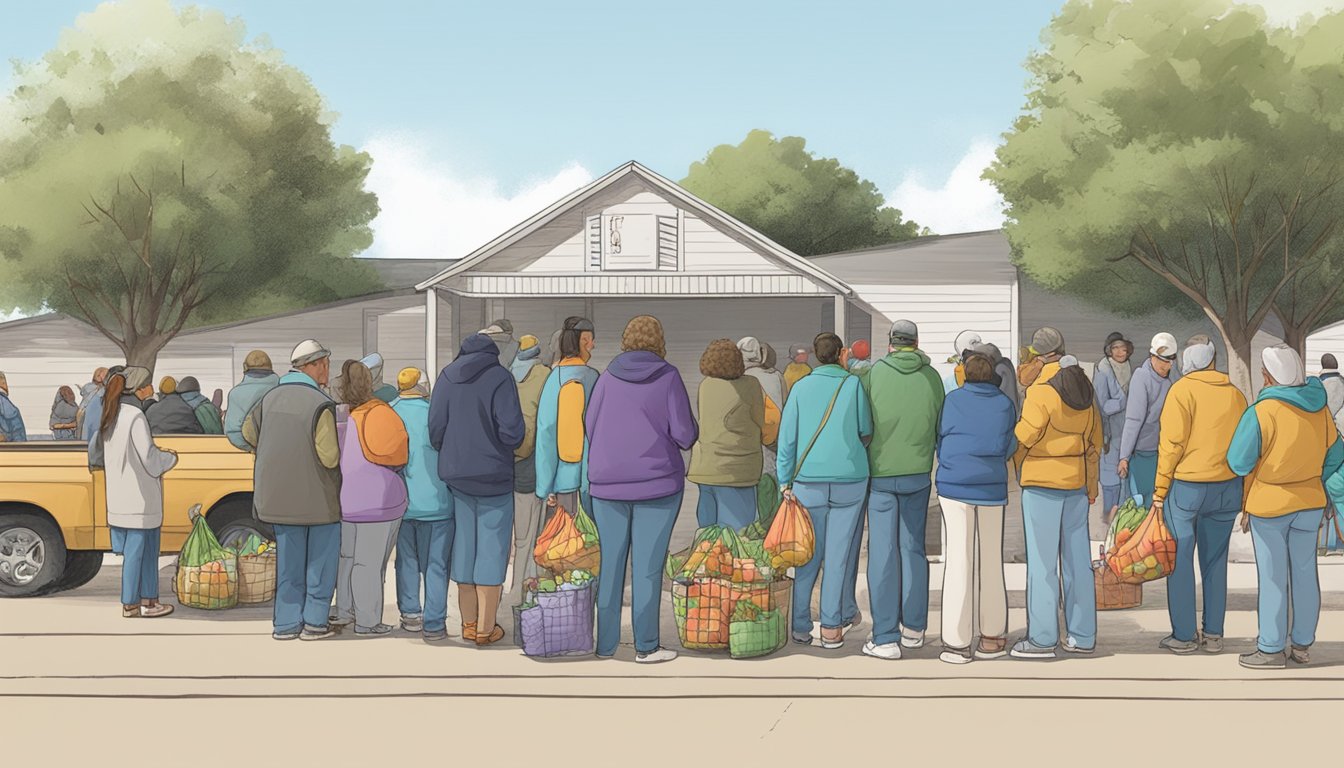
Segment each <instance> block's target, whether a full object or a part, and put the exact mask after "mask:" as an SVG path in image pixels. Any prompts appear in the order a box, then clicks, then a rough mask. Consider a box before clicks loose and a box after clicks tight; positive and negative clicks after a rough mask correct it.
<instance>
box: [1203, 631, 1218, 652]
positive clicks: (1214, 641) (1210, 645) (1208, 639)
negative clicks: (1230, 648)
mask: <svg viewBox="0 0 1344 768" xmlns="http://www.w3.org/2000/svg"><path fill="white" fill-rule="evenodd" d="M1199 645H1200V647H1201V648H1203V649H1204V652H1205V653H1222V652H1223V636H1222V635H1204V636H1203V637H1201V638H1200V639H1199Z"/></svg>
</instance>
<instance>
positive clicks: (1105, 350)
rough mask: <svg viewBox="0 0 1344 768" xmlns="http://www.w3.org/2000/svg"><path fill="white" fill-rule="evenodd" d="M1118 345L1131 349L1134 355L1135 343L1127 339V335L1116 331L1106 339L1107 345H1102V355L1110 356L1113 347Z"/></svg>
mask: <svg viewBox="0 0 1344 768" xmlns="http://www.w3.org/2000/svg"><path fill="white" fill-rule="evenodd" d="M1116 344H1124V345H1125V346H1127V347H1129V351H1130V354H1133V353H1134V342H1132V341H1130V340H1129V339H1126V338H1125V334H1123V333H1121V332H1119V331H1114V332H1112V333H1111V335H1109V336H1107V337H1106V343H1105V344H1104V345H1102V347H1101V353H1102V354H1103V355H1108V356H1109V355H1110V354H1111V347H1114V346H1115V345H1116Z"/></svg>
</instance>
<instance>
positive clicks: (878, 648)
mask: <svg viewBox="0 0 1344 768" xmlns="http://www.w3.org/2000/svg"><path fill="white" fill-rule="evenodd" d="M863 655H864V656H872V657H873V658H874V659H882V660H883V661H896V660H898V659H900V658H901V644H900V643H883V644H882V645H877V644H875V643H874V642H873V640H872V638H869V639H868V642H866V643H864V644H863Z"/></svg>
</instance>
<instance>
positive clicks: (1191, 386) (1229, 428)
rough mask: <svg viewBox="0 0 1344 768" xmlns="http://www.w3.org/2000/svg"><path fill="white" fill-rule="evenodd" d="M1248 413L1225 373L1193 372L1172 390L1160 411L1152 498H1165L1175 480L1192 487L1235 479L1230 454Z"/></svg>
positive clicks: (1243, 398)
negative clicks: (1237, 433)
mask: <svg viewBox="0 0 1344 768" xmlns="http://www.w3.org/2000/svg"><path fill="white" fill-rule="evenodd" d="M1245 411H1246V396H1245V395H1243V394H1241V390H1239V389H1237V388H1236V387H1234V386H1232V381H1231V380H1230V379H1229V378H1228V377H1227V374H1225V373H1219V372H1218V371H1195V372H1194V373H1187V374H1186V375H1184V376H1182V377H1181V378H1180V379H1178V380H1177V381H1176V383H1175V384H1172V385H1171V391H1169V392H1168V393H1167V400H1166V403H1165V404H1164V405H1163V406H1162V419H1161V422H1160V428H1161V431H1160V433H1159V435H1160V436H1159V441H1158V446H1157V486H1156V488H1155V490H1154V491H1153V498H1154V499H1165V498H1166V497H1167V492H1168V491H1169V490H1170V489H1171V481H1172V478H1173V477H1174V478H1175V479H1177V480H1184V481H1186V482H1192V483H1216V482H1220V481H1223V480H1231V479H1232V478H1234V477H1236V476H1237V475H1236V473H1235V472H1233V471H1232V468H1231V467H1229V466H1228V465H1227V448H1228V446H1230V445H1231V444H1232V433H1233V432H1235V431H1236V429H1237V420H1238V419H1240V418H1241V414H1242V413H1244V412H1245Z"/></svg>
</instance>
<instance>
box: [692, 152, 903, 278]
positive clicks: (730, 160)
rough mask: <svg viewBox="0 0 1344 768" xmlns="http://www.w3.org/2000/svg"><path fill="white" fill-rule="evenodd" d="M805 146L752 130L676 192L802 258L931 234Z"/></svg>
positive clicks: (696, 169)
mask: <svg viewBox="0 0 1344 768" xmlns="http://www.w3.org/2000/svg"><path fill="white" fill-rule="evenodd" d="M806 144H807V142H806V141H804V140H803V139H801V138H799V137H797V136H786V137H784V138H782V139H776V138H775V137H774V136H772V135H771V134H770V133H768V132H766V131H761V130H755V131H752V132H751V133H749V134H747V138H746V139H744V140H743V141H742V143H741V144H738V145H737V146H732V145H728V144H722V145H719V146H717V147H715V148H714V149H713V150H711V151H710V152H709V154H708V155H707V156H706V157H705V159H704V160H701V161H699V162H696V163H692V164H691V169H690V172H689V173H688V174H687V176H686V178H685V179H682V181H681V185H682V186H683V187H685V188H686V189H687V190H689V191H690V192H691V193H692V194H694V195H697V196H698V197H700V198H701V199H703V200H705V201H707V202H709V203H712V204H713V205H716V206H718V207H719V208H722V209H723V210H724V211H727V212H728V213H729V214H732V215H733V216H735V217H737V218H738V219H740V220H741V221H742V222H744V223H745V224H747V225H748V226H751V227H753V228H755V229H757V230H759V231H760V232H762V233H764V234H765V235H767V236H768V237H770V238H771V239H773V240H775V241H776V242H778V243H779V244H780V245H783V246H785V247H786V248H789V249H790V250H792V251H793V252H794V253H797V254H799V255H802V256H815V255H817V254H820V253H834V252H836V251H847V250H852V249H855V248H866V247H868V246H873V245H886V244H887V243H894V242H898V241H901V240H909V239H911V238H914V237H917V236H919V235H921V234H929V233H928V231H927V230H924V231H921V230H920V228H919V225H917V224H915V222H913V221H907V220H904V219H903V218H902V216H901V212H900V211H898V210H896V209H895V208H889V207H887V206H886V201H885V200H884V199H883V197H882V194H881V193H880V192H878V191H877V186H876V185H874V184H873V183H872V182H871V181H868V180H867V179H863V178H860V177H859V175H858V174H857V173H855V172H854V171H852V170H850V169H848V168H846V167H844V166H842V165H841V164H840V161H839V160H836V159H834V158H829V157H817V156H815V155H814V154H812V153H811V152H808V151H807V146H806Z"/></svg>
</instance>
